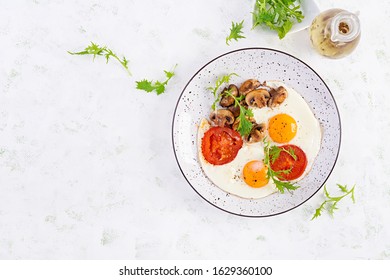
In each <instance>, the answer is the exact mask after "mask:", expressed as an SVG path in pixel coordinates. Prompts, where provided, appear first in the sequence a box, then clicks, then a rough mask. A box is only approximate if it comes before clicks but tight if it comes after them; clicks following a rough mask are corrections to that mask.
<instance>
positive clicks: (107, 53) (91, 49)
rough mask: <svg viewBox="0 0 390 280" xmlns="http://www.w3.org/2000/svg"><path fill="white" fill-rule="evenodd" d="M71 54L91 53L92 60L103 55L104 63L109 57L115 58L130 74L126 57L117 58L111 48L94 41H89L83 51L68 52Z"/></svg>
mask: <svg viewBox="0 0 390 280" xmlns="http://www.w3.org/2000/svg"><path fill="white" fill-rule="evenodd" d="M68 53H69V54H71V55H93V60H95V58H96V56H104V57H105V58H106V63H108V61H109V59H110V57H113V58H114V59H116V60H117V61H118V62H119V63H120V64H121V65H122V66H123V67H124V68H125V69H126V71H127V73H128V74H129V75H130V76H131V73H130V70H129V66H128V64H129V61H128V60H127V59H126V57H123V58H122V59H121V58H119V57H118V56H117V55H116V54H115V53H114V52H113V51H112V50H111V49H109V48H107V47H105V46H104V47H100V46H99V45H98V44H95V43H94V42H91V44H90V45H89V46H87V47H86V48H85V49H84V50H83V51H80V52H70V51H68Z"/></svg>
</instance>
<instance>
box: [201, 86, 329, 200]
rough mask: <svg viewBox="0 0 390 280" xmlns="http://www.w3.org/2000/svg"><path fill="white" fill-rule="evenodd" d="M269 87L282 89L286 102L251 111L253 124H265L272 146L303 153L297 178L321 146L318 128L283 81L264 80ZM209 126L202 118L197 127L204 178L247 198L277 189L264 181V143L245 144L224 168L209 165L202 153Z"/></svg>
mask: <svg viewBox="0 0 390 280" xmlns="http://www.w3.org/2000/svg"><path fill="white" fill-rule="evenodd" d="M267 85H269V86H271V87H279V86H283V87H284V88H286V90H287V92H288V96H287V98H286V99H285V101H284V102H283V103H282V104H281V105H280V106H278V107H275V108H269V107H263V108H251V109H252V110H253V114H254V118H255V120H256V123H265V124H266V127H267V129H266V131H267V132H266V135H267V139H268V140H269V141H270V142H271V145H272V144H273V145H282V144H287V143H288V144H294V145H297V146H299V147H300V148H301V149H302V150H303V151H304V152H305V154H306V157H307V161H308V163H307V167H306V169H305V171H304V173H303V174H302V176H301V177H300V178H298V179H297V180H294V181H299V180H300V179H302V178H303V177H304V176H305V175H306V174H307V173H308V172H309V170H310V168H311V166H312V165H313V162H314V160H315V157H316V156H317V154H318V152H319V150H320V145H321V138H322V133H321V127H320V124H319V122H318V120H317V119H316V117H315V116H314V114H313V112H312V111H311V109H310V107H309V106H308V104H307V103H306V102H305V100H304V99H303V98H302V96H301V95H300V94H298V93H297V92H296V91H295V90H294V89H292V88H290V87H288V86H286V85H285V84H284V83H282V82H278V81H267ZM209 128H210V123H209V122H208V121H207V120H206V119H202V120H201V123H200V124H199V127H198V139H197V141H198V145H197V146H198V157H199V162H200V165H201V167H202V169H203V171H204V173H205V175H206V176H207V177H208V178H209V179H210V180H211V181H212V182H213V183H214V184H215V185H216V186H217V187H219V188H220V189H222V190H224V191H225V192H227V193H230V194H232V195H236V196H239V197H242V198H247V199H259V198H262V197H265V196H268V195H270V194H272V193H274V192H277V189H276V187H275V185H274V183H273V182H272V180H268V179H267V167H266V166H265V165H264V164H263V159H264V144H263V142H262V141H261V142H257V143H248V142H244V144H243V146H242V148H241V149H240V150H239V151H238V154H237V156H236V158H235V159H234V160H233V161H231V162H229V163H227V164H224V165H213V164H211V163H209V162H208V161H207V160H206V159H205V158H204V156H203V153H202V149H201V146H202V138H203V135H204V133H205V132H206V131H207V130H208V129H209Z"/></svg>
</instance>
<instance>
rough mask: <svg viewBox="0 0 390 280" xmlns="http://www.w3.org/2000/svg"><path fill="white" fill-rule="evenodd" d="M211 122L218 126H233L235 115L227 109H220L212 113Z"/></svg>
mask: <svg viewBox="0 0 390 280" xmlns="http://www.w3.org/2000/svg"><path fill="white" fill-rule="evenodd" d="M210 120H211V122H212V123H214V124H215V125H217V126H220V127H225V126H230V125H232V124H233V122H234V116H233V113H232V112H230V111H229V110H227V109H219V110H217V111H213V112H211V114H210Z"/></svg>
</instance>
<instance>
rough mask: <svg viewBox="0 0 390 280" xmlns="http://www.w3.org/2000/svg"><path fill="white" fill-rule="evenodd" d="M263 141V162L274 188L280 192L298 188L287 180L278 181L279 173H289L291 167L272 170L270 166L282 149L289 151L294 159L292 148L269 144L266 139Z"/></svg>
mask: <svg viewBox="0 0 390 280" xmlns="http://www.w3.org/2000/svg"><path fill="white" fill-rule="evenodd" d="M263 142H264V164H265V165H266V166H267V167H268V170H267V177H268V179H271V180H272V181H273V182H274V184H275V186H276V188H277V189H278V191H279V192H280V193H284V192H285V190H287V191H288V192H291V191H293V190H296V189H298V188H299V187H300V186H298V185H296V184H295V183H291V182H289V181H280V175H282V174H289V173H290V172H291V168H290V169H287V170H280V171H274V170H273V169H272V168H271V163H274V162H275V160H277V158H278V157H279V155H280V153H281V152H282V151H285V152H287V153H289V154H290V155H291V156H292V157H293V158H294V160H296V155H295V153H294V152H293V151H292V150H290V151H287V150H286V149H282V148H280V147H278V146H275V145H271V143H270V142H269V141H268V140H267V139H264V140H263ZM291 151H292V153H291Z"/></svg>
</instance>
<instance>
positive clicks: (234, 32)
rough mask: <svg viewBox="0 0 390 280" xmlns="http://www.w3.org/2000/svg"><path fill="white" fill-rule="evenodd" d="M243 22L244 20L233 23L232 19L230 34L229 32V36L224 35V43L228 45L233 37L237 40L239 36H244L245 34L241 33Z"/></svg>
mask: <svg viewBox="0 0 390 280" xmlns="http://www.w3.org/2000/svg"><path fill="white" fill-rule="evenodd" d="M243 24H244V20H243V21H241V22H239V23H238V22H236V23H234V22H233V21H232V27H231V28H230V34H229V36H227V37H226V45H229V42H230V41H231V40H233V39H234V40H236V41H238V39H240V38H245V36H242V35H241V34H242V28H243V27H244V26H243Z"/></svg>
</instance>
